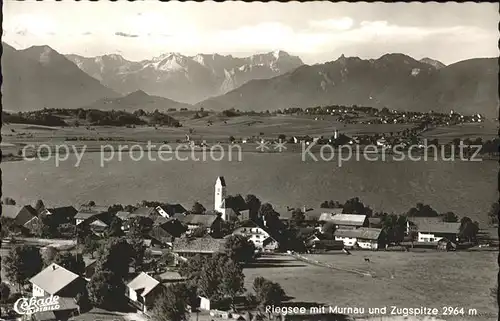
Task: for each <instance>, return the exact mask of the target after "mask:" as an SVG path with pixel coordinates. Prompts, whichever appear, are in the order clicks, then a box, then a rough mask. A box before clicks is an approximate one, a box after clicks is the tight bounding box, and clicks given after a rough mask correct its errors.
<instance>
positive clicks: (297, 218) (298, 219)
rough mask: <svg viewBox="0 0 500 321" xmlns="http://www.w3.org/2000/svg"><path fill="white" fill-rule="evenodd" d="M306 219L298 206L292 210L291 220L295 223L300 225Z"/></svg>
mask: <svg viewBox="0 0 500 321" xmlns="http://www.w3.org/2000/svg"><path fill="white" fill-rule="evenodd" d="M305 219H306V215H305V214H304V212H302V210H301V209H300V208H296V209H294V210H293V212H292V221H293V222H294V223H295V225H300V224H301V223H302V222H304V220H305Z"/></svg>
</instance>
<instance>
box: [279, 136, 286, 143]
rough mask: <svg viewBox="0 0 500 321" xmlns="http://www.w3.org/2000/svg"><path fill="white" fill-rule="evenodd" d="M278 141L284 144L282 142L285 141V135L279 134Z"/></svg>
mask: <svg viewBox="0 0 500 321" xmlns="http://www.w3.org/2000/svg"><path fill="white" fill-rule="evenodd" d="M278 140H280V141H282V142H284V141H285V140H286V135H285V134H280V135H279V136H278Z"/></svg>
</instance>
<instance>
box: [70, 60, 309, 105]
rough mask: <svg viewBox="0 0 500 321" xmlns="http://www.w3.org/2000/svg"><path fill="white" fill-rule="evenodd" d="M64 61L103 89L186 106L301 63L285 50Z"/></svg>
mask: <svg viewBox="0 0 500 321" xmlns="http://www.w3.org/2000/svg"><path fill="white" fill-rule="evenodd" d="M66 57H67V58H68V59H70V60H71V61H73V62H74V63H75V64H76V65H77V66H78V67H79V68H80V69H82V70H83V71H85V72H86V73H87V74H89V75H90V76H92V77H94V78H95V79H98V80H99V81H100V82H101V83H102V84H103V85H105V86H107V87H109V88H111V89H113V90H115V91H117V92H120V93H122V94H128V93H131V92H134V91H136V90H138V89H140V90H143V91H145V92H147V93H149V94H151V95H157V96H162V97H168V98H170V99H173V100H176V101H180V102H185V103H197V102H199V101H202V100H204V99H207V98H209V97H212V96H218V95H221V94H225V93H226V92H228V91H231V90H233V89H235V88H238V87H239V86H241V85H243V84H244V83H246V82H248V81H249V80H253V79H267V78H271V77H274V76H278V75H281V74H284V73H286V72H288V71H291V70H293V69H295V68H297V67H299V66H301V65H303V62H302V60H300V58H299V57H295V56H291V55H289V54H288V53H286V52H284V51H276V52H270V53H266V54H258V55H253V56H250V57H246V58H236V57H233V56H222V55H219V54H211V55H207V54H199V55H196V56H190V57H189V56H183V55H181V54H179V53H167V54H163V55H161V56H158V57H155V58H152V59H151V60H143V61H140V62H133V61H128V60H126V59H124V58H123V57H122V56H120V55H104V56H99V57H93V58H86V57H81V56H78V55H67V56H66Z"/></svg>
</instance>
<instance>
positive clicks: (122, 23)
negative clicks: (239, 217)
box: [3, 0, 499, 64]
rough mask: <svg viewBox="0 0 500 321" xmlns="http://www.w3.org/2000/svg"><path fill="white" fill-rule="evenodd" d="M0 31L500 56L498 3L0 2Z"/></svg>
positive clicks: (322, 52) (118, 47) (362, 53)
mask: <svg viewBox="0 0 500 321" xmlns="http://www.w3.org/2000/svg"><path fill="white" fill-rule="evenodd" d="M3 14H4V17H3V19H4V20H3V30H4V34H3V40H4V41H6V42H7V43H9V44H11V45H12V46H14V47H15V48H18V49H20V48H26V47H29V46H32V45H42V44H43V45H49V46H51V47H52V48H54V49H56V50H57V51H59V52H61V53H75V54H80V55H83V56H96V55H102V54H109V53H118V54H121V55H122V56H124V57H125V58H127V59H130V60H142V59H149V58H151V57H154V56H158V55H160V54H162V53H166V52H179V53H182V54H186V55H194V54H197V53H215V52H216V53H220V54H233V55H236V56H243V55H251V54H254V53H259V52H267V51H272V50H278V49H281V50H285V51H287V52H289V53H291V54H295V55H299V56H300V57H301V58H302V60H303V61H304V62H305V63H308V64H313V63H321V62H324V61H329V60H334V59H337V58H338V57H339V56H340V55H341V54H345V55H346V56H359V57H361V58H378V57H379V56H381V55H383V54H385V53H391V52H400V53H405V54H408V55H410V56H412V57H414V58H417V59H420V58H423V57H431V58H434V59H438V60H440V61H442V62H444V63H446V64H450V63H453V62H456V61H460V60H464V59H468V58H475V57H496V56H498V39H499V36H498V21H499V17H498V4H493V3H491V4H476V3H460V4H457V3H444V4H438V3H425V4H422V3H411V4H406V3H394V4H387V3H372V4H367V3H330V2H317V3H314V2H311V3H297V2H292V3H260V2H258V3H244V2H224V3H215V2H200V3H197V2H187V3H180V2H168V3H160V2H156V1H144V2H119V3H112V2H108V1H99V2H74V1H71V2H70V1H67V2H57V3H56V2H50V1H47V0H46V1H40V2H39V1H37V2H34V1H23V2H18V1H9V0H5V1H4V2H3Z"/></svg>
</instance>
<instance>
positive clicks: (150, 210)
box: [129, 207, 156, 218]
mask: <svg viewBox="0 0 500 321" xmlns="http://www.w3.org/2000/svg"><path fill="white" fill-rule="evenodd" d="M154 213H156V209H155V208H154V207H139V208H138V209H136V210H135V211H133V212H132V213H131V215H130V217H133V216H146V217H149V216H152V215H154ZM130 217H129V218H130Z"/></svg>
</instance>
